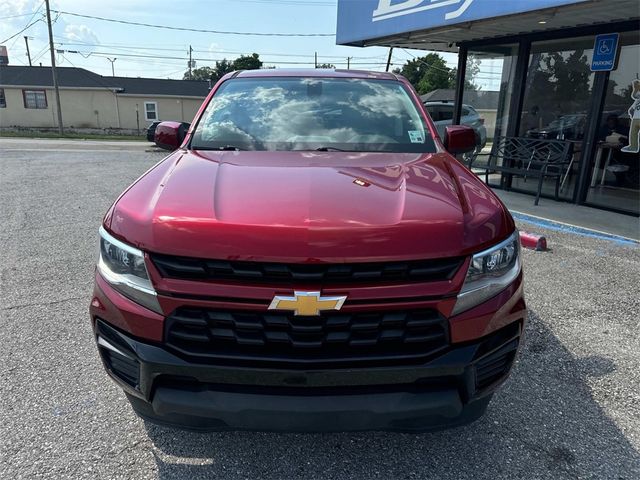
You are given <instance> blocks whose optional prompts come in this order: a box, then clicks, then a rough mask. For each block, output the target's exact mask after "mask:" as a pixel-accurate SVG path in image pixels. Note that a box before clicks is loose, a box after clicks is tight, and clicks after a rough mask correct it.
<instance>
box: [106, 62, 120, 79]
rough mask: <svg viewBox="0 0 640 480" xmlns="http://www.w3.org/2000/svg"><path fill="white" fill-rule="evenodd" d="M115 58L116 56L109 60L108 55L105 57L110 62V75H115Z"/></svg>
mask: <svg viewBox="0 0 640 480" xmlns="http://www.w3.org/2000/svg"><path fill="white" fill-rule="evenodd" d="M117 59H118V58H117V57H115V58H114V59H113V60H111V59H110V58H109V57H107V60H109V61H110V62H111V76H112V77H115V76H116V71H115V69H114V68H113V64H114V63H115V62H116V60H117Z"/></svg>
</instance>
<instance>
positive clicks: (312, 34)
mask: <svg viewBox="0 0 640 480" xmlns="http://www.w3.org/2000/svg"><path fill="white" fill-rule="evenodd" d="M52 11H54V12H56V13H58V14H59V15H70V16H72V17H80V18H90V19H92V20H100V21H103V22H112V23H120V24H124V25H134V26H137V27H149V28H162V29H165V30H178V31H182V32H196V33H214V34H217V35H247V36H258V37H334V36H335V34H334V33H262V32H227V31H221V30H205V29H200V28H187V27H173V26H169V25H156V24H152V23H141V22H130V21H128V20H118V19H115V18H106V17H96V16H93V15H82V14H79V13H72V12H65V11H59V10H52ZM12 38H13V37H12Z"/></svg>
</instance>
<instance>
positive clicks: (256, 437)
mask: <svg viewBox="0 0 640 480" xmlns="http://www.w3.org/2000/svg"><path fill="white" fill-rule="evenodd" d="M112 143H113V142H112ZM146 147H147V144H141V145H137V144H128V143H127V144H121V145H118V146H114V145H113V144H109V145H108V146H106V147H105V146H104V145H103V144H102V143H101V142H91V143H84V144H83V143H78V142H75V143H74V142H66V143H56V142H55V141H43V142H41V143H40V142H33V141H30V142H25V141H13V140H6V139H0V252H1V256H0V347H1V348H0V478H2V479H19V478H25V479H27V478H28V479H34V478H47V479H58V478H73V479H83V478H87V479H119V478H123V479H156V478H160V479H199V478H225V479H226V478H229V479H240V478H242V479H245V478H248V479H251V478H274V479H275V478H278V479H280V478H304V479H311V478H332V479H342V478H344V479H352V478H367V479H370V478H381V479H411V478H416V479H417V478H421V479H426V478H429V479H439V480H441V479H456V480H458V479H467V478H476V479H484V478H486V479H496V478H505V479H519V478H522V479H544V478H548V479H564V478H570V479H576V478H579V479H637V478H640V335H639V333H638V332H639V330H640V323H639V320H638V318H639V312H640V308H639V307H640V291H639V288H640V287H639V285H640V282H639V280H640V278H639V277H640V248H639V247H638V246H637V245H636V246H634V245H625V244H620V243H616V242H612V241H605V240H600V239H595V238H589V237H584V236H579V235H576V234H570V233H563V232H557V231H549V232H545V231H541V230H539V229H538V230H537V231H538V232H540V233H546V234H547V237H548V239H549V242H550V245H551V247H552V251H550V252H546V253H536V252H531V251H525V253H524V262H525V268H526V295H527V301H528V304H529V308H530V321H529V324H528V327H527V332H526V341H525V344H524V347H523V350H522V352H521V355H520V357H519V361H518V363H517V365H516V367H515V370H514V372H513V374H512V376H511V378H510V380H509V381H508V382H507V383H506V385H505V386H504V388H503V389H502V390H501V391H499V393H498V394H496V396H495V397H494V400H493V402H492V404H491V405H490V407H489V410H488V412H487V414H486V415H485V416H484V417H483V418H482V419H480V420H479V421H477V422H476V423H474V424H472V425H469V426H466V427H462V428H458V429H454V430H448V431H443V432H438V433H431V434H422V435H409V434H390V433H358V434H322V435H311V434H309V435H301V434H266V433H248V432H232V433H212V434H196V433H185V432H182V431H177V430H172V429H168V428H161V427H156V426H153V425H151V424H145V422H143V421H142V420H140V419H138V418H137V417H136V416H135V415H134V414H133V413H132V411H131V408H130V407H129V404H128V403H127V401H126V399H125V397H124V394H123V393H122V392H121V391H120V389H119V388H118V387H116V386H115V385H114V384H113V383H112V382H111V381H110V380H109V379H108V378H107V376H106V374H105V373H104V372H103V369H102V366H101V364H100V360H99V358H98V355H97V351H96V348H95V347H94V344H93V338H92V332H91V328H90V324H89V318H88V313H87V310H88V303H89V299H90V293H91V288H92V274H93V264H94V261H95V256H96V252H97V248H96V245H97V229H98V226H99V224H100V220H101V218H102V215H103V214H104V212H105V211H106V209H107V208H108V207H109V205H110V204H111V202H112V201H113V200H114V199H115V198H116V196H117V195H118V194H119V193H120V192H121V191H122V190H123V189H124V188H125V187H126V186H127V185H128V184H129V183H131V182H132V181H133V180H134V179H135V178H137V177H138V176H139V175H140V174H141V173H143V172H144V171H145V170H146V169H147V168H148V167H150V166H152V165H153V164H154V163H156V162H157V161H159V160H160V159H161V158H162V154H161V153H158V152H153V151H147V148H146ZM629 221H630V222H632V221H636V222H637V219H633V218H631V217H629ZM522 226H523V227H525V228H527V227H529V226H527V225H522ZM528 229H531V228H528Z"/></svg>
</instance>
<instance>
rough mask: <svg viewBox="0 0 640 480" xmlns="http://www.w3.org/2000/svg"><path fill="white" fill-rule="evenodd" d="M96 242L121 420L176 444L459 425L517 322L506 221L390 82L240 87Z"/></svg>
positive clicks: (311, 80)
mask: <svg viewBox="0 0 640 480" xmlns="http://www.w3.org/2000/svg"><path fill="white" fill-rule="evenodd" d="M156 140H157V141H158V142H159V143H160V144H162V145H164V146H166V147H167V148H172V149H175V151H173V152H172V153H171V154H170V155H169V156H168V157H166V158H165V159H164V160H162V161H161V162H160V163H158V164H157V165H155V166H154V167H153V168H151V169H150V170H149V171H148V172H146V173H145V174H144V175H143V176H142V177H140V178H139V179H138V180H137V181H136V182H135V183H134V184H133V185H131V186H130V187H129V188H128V189H127V190H126V191H125V192H124V193H123V194H122V195H121V196H120V197H119V198H118V199H117V200H116V202H115V203H114V204H113V206H112V207H111V208H110V209H109V211H108V212H107V214H106V216H105V217H104V221H103V223H102V226H101V228H100V258H99V261H98V265H97V268H96V273H95V290H94V293H93V298H92V300H91V306H90V314H91V321H92V325H93V329H94V332H95V338H96V342H97V346H98V349H99V352H100V356H101V358H102V361H103V362H104V366H105V367H106V370H107V372H108V373H109V375H110V376H111V377H112V378H113V379H114V380H115V381H116V382H117V383H118V384H119V385H120V386H121V387H122V388H123V389H124V391H125V392H126V394H127V397H128V398H129V400H130V402H131V404H132V406H133V408H134V410H135V411H136V412H137V413H138V414H139V415H140V416H142V417H143V418H146V419H149V420H151V421H153V422H157V423H163V424H168V425H175V426H179V427H183V428H191V429H213V430H219V429H250V430H273V431H345V430H400V431H424V430H429V429H437V428H443V427H449V426H455V425H461V424H464V423H468V422H470V421H473V420H474V419H476V418H478V417H479V416H481V415H482V413H483V412H484V411H485V409H486V407H487V405H488V403H489V401H490V399H491V397H492V394H493V392H494V391H495V389H496V387H497V386H499V385H500V384H501V383H502V382H503V381H504V380H505V378H506V377H507V376H508V374H509V371H510V369H511V366H512V365H513V362H514V358H515V356H516V353H517V350H518V346H519V343H520V338H521V335H522V332H523V328H524V322H525V319H526V307H525V302H524V297H523V280H522V271H521V260H520V245H519V239H518V234H517V231H516V229H515V226H514V222H513V219H512V218H511V216H510V215H509V212H508V211H507V209H506V208H505V207H504V205H503V204H502V203H501V202H500V200H498V198H496V196H495V195H494V194H493V193H492V192H491V191H490V190H489V189H488V188H487V187H486V186H485V185H484V184H483V183H482V182H481V181H479V180H478V179H477V178H476V176H475V175H474V174H473V173H472V172H470V171H469V170H468V169H466V168H465V167H464V166H463V165H462V164H460V163H459V162H458V161H457V160H456V159H455V158H454V156H453V155H455V154H461V153H464V152H466V151H469V150H472V149H473V148H475V133H474V131H473V130H472V129H470V128H468V127H464V126H450V127H447V129H446V133H445V135H444V138H442V139H441V138H439V137H438V134H437V132H436V129H435V127H434V125H433V122H432V121H431V119H430V118H429V116H428V114H427V113H426V112H425V110H424V107H423V106H422V104H421V103H420V100H419V98H418V96H417V95H416V92H415V91H414V90H413V88H412V87H411V86H410V84H409V83H408V82H407V81H406V80H405V79H404V78H402V77H400V76H397V75H394V74H390V73H379V72H358V71H340V70H311V71H307V70H256V71H244V72H234V73H231V74H228V75H227V76H225V77H224V78H222V79H221V80H220V81H219V82H218V84H217V85H216V86H215V87H214V88H213V89H212V91H211V93H210V95H209V96H208V98H207V99H206V101H205V102H204V104H203V106H202V108H201V109H200V111H199V112H198V114H197V115H196V118H195V120H194V122H193V123H192V124H191V126H190V128H189V129H188V131H185V129H184V126H182V125H180V124H173V123H163V124H161V125H159V126H158V129H157V132H156Z"/></svg>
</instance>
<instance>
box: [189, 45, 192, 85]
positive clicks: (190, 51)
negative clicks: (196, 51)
mask: <svg viewBox="0 0 640 480" xmlns="http://www.w3.org/2000/svg"><path fill="white" fill-rule="evenodd" d="M192 52H193V48H191V45H189V80H193V74H192V73H191V66H192V65H193V62H192V60H191V53H192Z"/></svg>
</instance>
